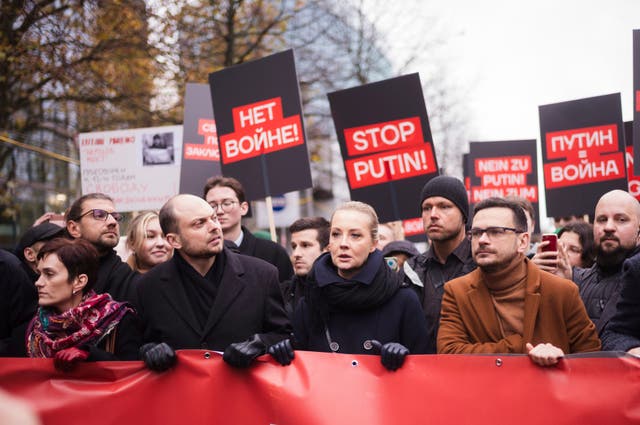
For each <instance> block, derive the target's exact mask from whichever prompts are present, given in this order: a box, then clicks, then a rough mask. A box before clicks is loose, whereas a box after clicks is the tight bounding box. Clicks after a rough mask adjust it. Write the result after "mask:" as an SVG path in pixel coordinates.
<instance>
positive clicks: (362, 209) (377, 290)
mask: <svg viewBox="0 0 640 425" xmlns="http://www.w3.org/2000/svg"><path fill="white" fill-rule="evenodd" d="M377 231H378V217H377V215H376V212H375V211H374V209H373V208H372V207H371V206H370V205H367V204H364V203H362V202H347V203H346V204H344V205H342V206H341V207H339V208H338V209H337V210H336V211H335V212H334V213H333V216H332V217H331V228H330V236H329V245H328V250H329V252H327V253H324V254H322V255H320V257H318V259H317V260H316V261H315V263H314V264H313V268H312V270H311V273H310V274H309V280H308V285H307V286H306V288H305V289H306V290H305V296H304V298H302V299H301V300H300V302H299V303H298V305H297V307H296V311H295V313H294V317H293V328H294V336H295V342H294V343H293V344H292V343H291V341H290V340H284V341H281V342H279V343H277V344H275V345H273V346H271V347H270V348H269V353H270V354H271V355H272V356H273V357H274V358H275V359H276V361H278V362H279V363H280V364H282V365H286V364H289V363H290V362H291V360H292V359H293V357H294V353H293V346H295V348H296V349H300V350H308V351H324V352H338V353H347V354H374V353H376V352H379V353H380V355H381V361H382V364H383V365H384V367H386V368H387V369H389V370H396V369H398V368H399V367H400V366H402V364H403V363H404V359H405V357H406V355H407V354H409V353H413V354H424V353H426V351H427V339H428V336H427V323H426V319H425V316H424V313H423V311H422V307H421V305H420V302H419V301H418V297H417V295H416V294H415V292H413V290H411V289H410V288H408V287H405V286H403V284H402V279H401V278H400V277H399V274H398V273H395V272H394V271H392V270H391V269H390V268H389V267H388V266H387V264H386V262H385V261H384V258H383V256H382V253H381V252H380V251H379V250H377V249H376V243H377V239H378V236H377Z"/></svg>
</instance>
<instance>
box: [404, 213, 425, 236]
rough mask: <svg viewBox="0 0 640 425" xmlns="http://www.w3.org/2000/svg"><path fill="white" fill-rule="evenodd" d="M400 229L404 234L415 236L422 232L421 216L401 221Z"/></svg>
mask: <svg viewBox="0 0 640 425" xmlns="http://www.w3.org/2000/svg"><path fill="white" fill-rule="evenodd" d="M402 230H403V231H404V235H405V236H415V235H421V234H423V233H424V224H423V223H422V218H421V217H418V218H410V219H408V220H403V221H402Z"/></svg>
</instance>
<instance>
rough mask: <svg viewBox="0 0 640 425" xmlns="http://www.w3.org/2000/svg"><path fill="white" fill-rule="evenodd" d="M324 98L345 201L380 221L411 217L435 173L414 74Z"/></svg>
mask: <svg viewBox="0 0 640 425" xmlns="http://www.w3.org/2000/svg"><path fill="white" fill-rule="evenodd" d="M328 96H329V103H330V104H331V113H332V115H333V122H334V125H335V127H336V132H337V135H338V141H339V143H340V150H341V152H342V158H343V159H344V167H345V170H346V174H347V180H348V184H349V189H350V192H351V199H354V200H358V201H362V202H366V203H368V204H370V205H372V206H373V207H374V208H375V209H376V211H377V212H378V215H379V216H380V222H387V221H395V220H403V219H412V218H415V217H416V214H417V212H418V202H419V199H418V198H419V197H420V190H421V189H422V186H424V184H425V183H426V182H427V181H428V180H429V179H431V178H432V177H435V176H436V175H437V174H438V164H437V161H436V157H435V155H434V150H433V142H432V137H431V129H430V128H429V119H428V117H427V108H426V106H425V104H424V98H423V96H422V87H421V86H420V77H419V76H418V74H411V75H406V76H403V77H398V78H392V79H389V80H385V81H380V82H377V83H372V84H367V85H364V86H360V87H354V88H351V89H347V90H341V91H337V92H333V93H329V95H328Z"/></svg>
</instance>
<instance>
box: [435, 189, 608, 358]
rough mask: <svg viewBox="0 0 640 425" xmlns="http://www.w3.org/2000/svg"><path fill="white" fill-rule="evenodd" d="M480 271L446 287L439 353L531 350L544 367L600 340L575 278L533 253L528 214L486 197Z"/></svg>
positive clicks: (477, 234) (478, 234) (478, 210)
mask: <svg viewBox="0 0 640 425" xmlns="http://www.w3.org/2000/svg"><path fill="white" fill-rule="evenodd" d="M468 234H469V238H470V239H471V252H472V255H473V258H474V260H475V262H476V264H477V265H478V268H477V269H476V270H475V271H473V272H471V273H469V274H468V275H466V276H463V277H460V278H457V279H454V280H452V281H450V282H447V283H446V284H445V286H444V297H443V299H442V313H441V319H440V331H439V333H438V353H442V354H463V353H464V354H469V353H527V354H528V355H529V357H530V358H531V360H532V361H533V362H534V363H536V364H539V365H541V366H551V365H555V364H556V363H558V361H559V360H560V359H561V358H562V357H563V356H564V354H565V353H567V354H569V353H579V352H587V351H598V350H599V349H600V340H599V339H598V334H597V332H596V328H595V325H594V324H593V323H592V322H591V320H589V316H587V312H586V310H585V308H584V304H582V301H581V300H580V296H579V294H578V287H577V286H576V285H575V284H574V283H573V282H571V281H570V280H567V279H563V278H560V277H558V276H554V275H552V274H550V273H547V272H544V271H542V270H540V269H539V268H538V266H536V265H535V264H534V263H533V262H531V261H529V260H528V259H526V257H525V253H526V251H527V249H528V247H529V233H528V232H527V219H526V216H525V214H524V211H523V210H522V208H520V206H519V205H517V204H515V203H513V202H510V201H507V200H505V199H501V198H489V199H486V200H484V201H481V202H479V203H478V204H477V205H476V207H475V209H474V217H473V224H472V227H471V230H469V233H468Z"/></svg>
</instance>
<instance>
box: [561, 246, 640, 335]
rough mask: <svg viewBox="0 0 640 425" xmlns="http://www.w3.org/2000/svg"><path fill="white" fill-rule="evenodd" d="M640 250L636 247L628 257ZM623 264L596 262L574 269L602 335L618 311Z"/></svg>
mask: <svg viewBox="0 0 640 425" xmlns="http://www.w3.org/2000/svg"><path fill="white" fill-rule="evenodd" d="M639 252H640V248H636V249H634V250H633V251H632V252H631V253H630V254H629V255H628V256H627V258H631V257H632V256H634V255H636V254H638V253H639ZM622 265H623V263H620V264H619V265H618V266H616V267H611V268H608V269H603V268H602V267H600V266H599V265H598V263H595V264H593V266H591V267H589V268H587V269H583V268H580V267H574V269H573V281H574V282H575V283H576V284H577V285H578V287H579V288H580V298H582V302H583V303H584V306H585V308H586V309H587V314H588V315H589V318H590V319H591V321H592V322H593V323H594V324H595V325H596V329H597V330H598V336H602V332H603V330H604V328H605V327H606V326H607V324H608V323H609V321H610V320H611V318H612V317H613V315H614V314H615V312H616V304H617V303H618V299H619V298H620V290H621V289H622Z"/></svg>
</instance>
